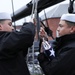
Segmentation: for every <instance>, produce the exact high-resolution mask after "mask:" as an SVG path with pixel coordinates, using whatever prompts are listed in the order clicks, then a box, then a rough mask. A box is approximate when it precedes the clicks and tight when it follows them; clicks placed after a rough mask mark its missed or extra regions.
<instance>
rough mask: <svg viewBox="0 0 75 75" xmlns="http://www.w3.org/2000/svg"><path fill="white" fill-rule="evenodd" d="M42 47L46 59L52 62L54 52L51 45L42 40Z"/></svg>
mask: <svg viewBox="0 0 75 75" xmlns="http://www.w3.org/2000/svg"><path fill="white" fill-rule="evenodd" d="M42 46H43V49H44V53H45V54H46V56H47V57H48V59H49V60H52V59H53V58H54V57H55V51H54V50H53V48H52V46H51V44H49V43H48V41H46V40H45V39H44V38H43V42H42Z"/></svg>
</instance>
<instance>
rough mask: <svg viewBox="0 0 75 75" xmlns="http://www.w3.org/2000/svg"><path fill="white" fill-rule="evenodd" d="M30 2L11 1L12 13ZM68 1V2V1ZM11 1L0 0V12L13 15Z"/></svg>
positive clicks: (21, 0)
mask: <svg viewBox="0 0 75 75" xmlns="http://www.w3.org/2000/svg"><path fill="white" fill-rule="evenodd" d="M30 1H31V0H13V5H14V11H15V10H18V9H19V8H21V7H22V6H24V5H26V4H27V3H29V2H30ZM68 1H69V0H68ZM11 2H12V0H0V12H7V13H9V14H11V13H13V11H12V3H11ZM22 21H24V19H23V20H21V22H20V21H18V22H17V23H19V24H22Z"/></svg>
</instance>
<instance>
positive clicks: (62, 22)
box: [59, 20, 67, 25]
mask: <svg viewBox="0 0 75 75" xmlns="http://www.w3.org/2000/svg"><path fill="white" fill-rule="evenodd" d="M59 25H67V23H66V21H64V20H60V22H59Z"/></svg>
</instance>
